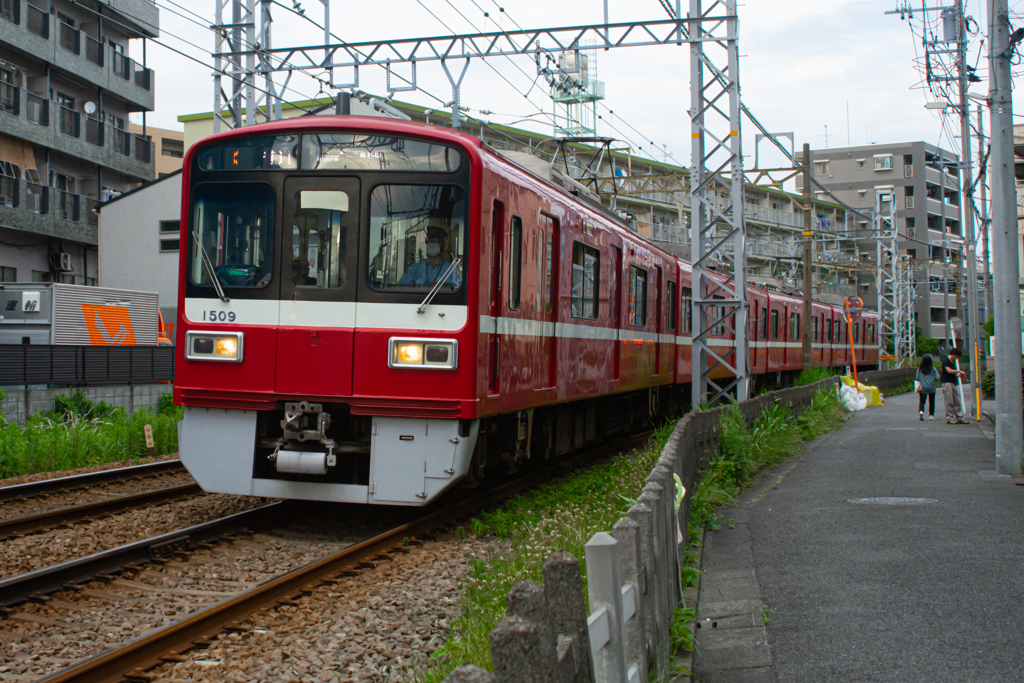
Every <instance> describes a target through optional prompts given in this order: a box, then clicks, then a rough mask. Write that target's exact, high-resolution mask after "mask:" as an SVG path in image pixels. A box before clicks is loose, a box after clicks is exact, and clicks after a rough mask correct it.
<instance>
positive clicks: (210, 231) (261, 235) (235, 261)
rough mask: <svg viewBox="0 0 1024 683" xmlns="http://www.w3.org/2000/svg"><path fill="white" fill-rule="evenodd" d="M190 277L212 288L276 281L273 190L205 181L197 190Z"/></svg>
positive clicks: (194, 202) (190, 249)
mask: <svg viewBox="0 0 1024 683" xmlns="http://www.w3.org/2000/svg"><path fill="white" fill-rule="evenodd" d="M191 231H192V233H191V234H190V235H189V254H188V269H189V278H190V279H191V280H192V282H193V283H194V284H196V285H200V286H207V287H212V285H213V279H212V276H213V274H216V277H217V279H218V280H219V281H220V284H221V286H222V287H250V288H252V287H266V286H267V285H269V284H270V281H271V279H272V277H273V264H274V190H273V189H272V188H271V187H270V186H269V185H263V184H260V183H205V184H203V185H199V186H198V187H196V188H195V191H194V193H193V201H192V225H191Z"/></svg>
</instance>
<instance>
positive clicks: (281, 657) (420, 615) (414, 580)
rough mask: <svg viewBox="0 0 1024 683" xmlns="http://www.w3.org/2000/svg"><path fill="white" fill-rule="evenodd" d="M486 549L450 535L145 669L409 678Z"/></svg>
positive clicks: (331, 680)
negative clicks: (243, 630) (472, 560)
mask: <svg viewBox="0 0 1024 683" xmlns="http://www.w3.org/2000/svg"><path fill="white" fill-rule="evenodd" d="M489 544H490V542H489V541H484V540H477V539H474V540H466V541H460V540H457V539H456V538H455V536H454V535H452V534H448V535H445V536H443V537H441V538H440V539H439V540H435V541H427V542H425V543H423V544H422V546H416V545H413V546H411V547H409V548H408V552H406V553H395V554H393V555H392V556H391V557H390V559H387V560H382V561H380V562H379V563H378V564H377V566H376V567H374V568H373V569H364V570H361V571H360V572H359V573H358V574H357V575H356V576H352V577H347V578H342V579H341V580H339V582H338V583H334V584H324V585H321V586H319V587H317V588H316V589H314V590H313V592H312V594H311V595H308V596H303V597H301V598H298V599H297V600H296V601H295V603H296V604H295V605H282V606H279V607H278V608H276V609H274V610H270V611H268V612H266V613H264V614H259V615H254V616H253V617H252V618H251V619H250V620H249V621H248V622H247V623H246V625H247V626H251V629H250V630H249V631H248V632H246V633H227V634H221V635H219V636H218V637H217V638H216V639H214V640H213V641H212V644H211V646H210V647H209V648H205V649H201V650H200V649H197V650H193V651H191V652H189V653H187V654H186V655H184V661H182V662H178V663H168V664H164V665H161V666H160V667H157V668H156V669H154V670H152V671H150V672H149V673H150V674H151V675H153V681H154V683H174V682H177V681H183V680H189V681H210V682H213V681H280V682H282V683H285V682H288V681H321V682H323V683H342V682H343V681H403V680H410V679H411V676H412V674H413V671H414V670H416V669H422V668H423V667H425V666H426V665H427V664H428V663H429V656H430V654H431V653H432V652H433V651H434V650H435V649H437V648H438V647H439V646H440V645H442V644H443V643H444V640H445V637H446V635H447V633H448V631H449V630H450V628H451V624H452V622H453V621H454V620H455V619H457V618H458V615H459V592H458V588H459V585H460V584H461V582H462V581H463V579H464V578H465V576H466V574H467V573H468V571H469V560H470V558H471V557H475V556H483V555H485V554H487V552H488V548H489Z"/></svg>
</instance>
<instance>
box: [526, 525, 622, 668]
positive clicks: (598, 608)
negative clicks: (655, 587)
mask: <svg viewBox="0 0 1024 683" xmlns="http://www.w3.org/2000/svg"><path fill="white" fill-rule="evenodd" d="M586 557H587V588H588V590H589V593H590V618H589V619H588V620H587V628H588V630H589V633H590V650H591V652H592V653H593V656H594V680H596V681H597V683H626V681H628V680H629V679H628V678H627V673H626V658H625V636H624V633H623V627H622V582H621V581H620V579H619V543H618V541H616V540H615V539H614V538H612V536H611V535H610V534H607V533H605V532H603V531H602V532H598V533H596V534H594V535H593V537H591V539H590V540H589V541H587V545H586ZM538 680H539V679H538Z"/></svg>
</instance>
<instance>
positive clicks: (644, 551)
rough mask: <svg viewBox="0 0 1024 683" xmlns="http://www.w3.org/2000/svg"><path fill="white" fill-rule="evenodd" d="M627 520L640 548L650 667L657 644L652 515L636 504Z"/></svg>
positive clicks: (640, 573)
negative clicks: (632, 526) (630, 522)
mask: <svg viewBox="0 0 1024 683" xmlns="http://www.w3.org/2000/svg"><path fill="white" fill-rule="evenodd" d="M629 518H630V519H632V520H633V521H634V522H636V523H637V525H638V527H639V528H638V529H637V540H638V545H639V548H640V560H641V563H640V571H639V577H638V578H639V580H640V594H641V597H642V602H643V605H644V608H643V612H644V631H645V632H646V641H645V642H646V646H645V648H644V649H645V651H646V656H647V659H646V664H647V666H648V667H650V662H651V655H652V654H653V653H654V651H655V644H656V643H657V642H658V611H657V607H658V605H657V600H656V598H655V595H656V591H655V587H654V580H655V579H654V563H655V559H654V513H653V512H652V511H651V508H649V507H647V505H645V504H644V503H637V504H636V505H634V506H633V507H631V508H630V509H629Z"/></svg>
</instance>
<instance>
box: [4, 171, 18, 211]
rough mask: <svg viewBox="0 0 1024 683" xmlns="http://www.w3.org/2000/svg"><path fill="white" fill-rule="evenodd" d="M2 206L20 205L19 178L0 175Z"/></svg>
mask: <svg viewBox="0 0 1024 683" xmlns="http://www.w3.org/2000/svg"><path fill="white" fill-rule="evenodd" d="M0 206H10V207H16V206H18V179H17V178H9V177H7V176H4V177H0Z"/></svg>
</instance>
